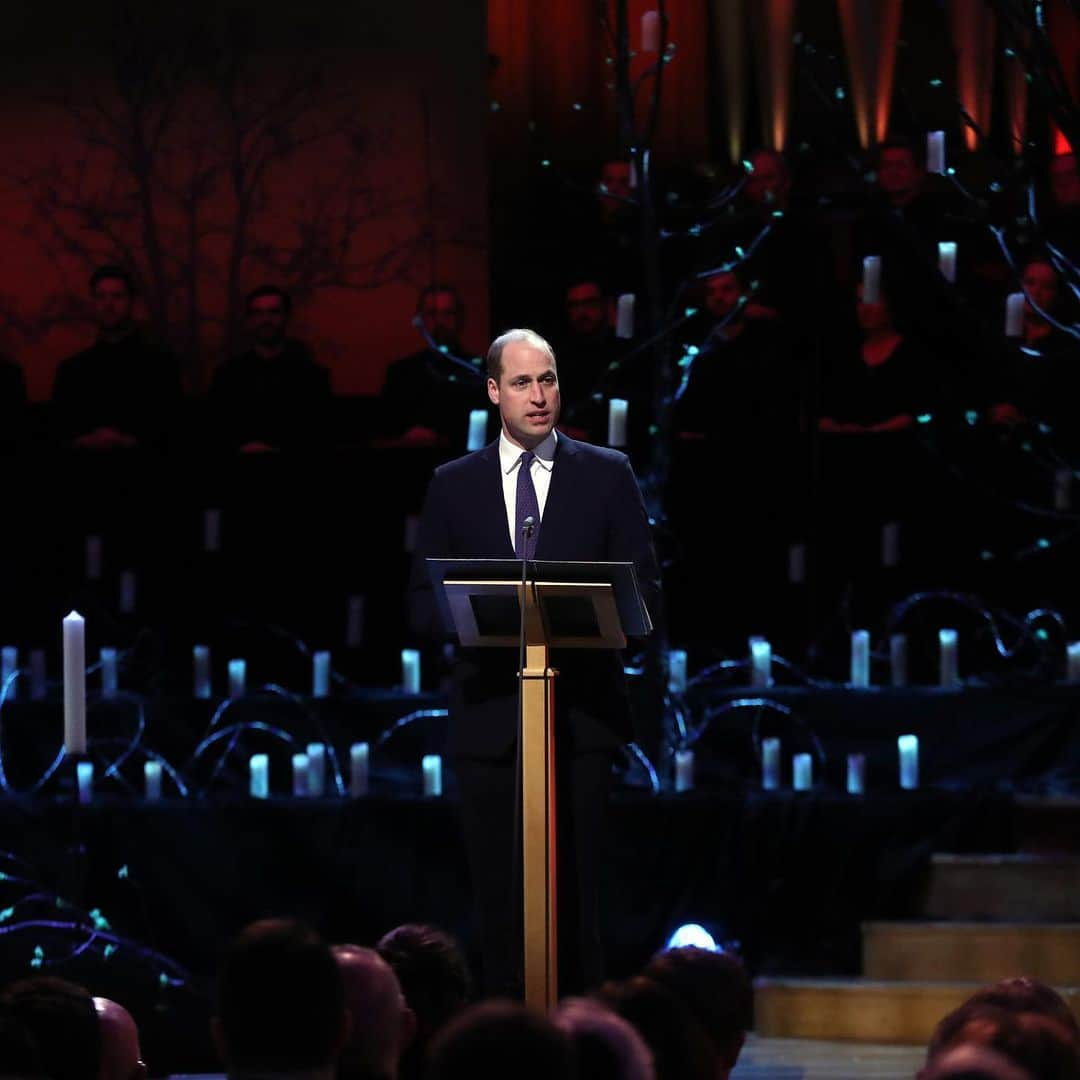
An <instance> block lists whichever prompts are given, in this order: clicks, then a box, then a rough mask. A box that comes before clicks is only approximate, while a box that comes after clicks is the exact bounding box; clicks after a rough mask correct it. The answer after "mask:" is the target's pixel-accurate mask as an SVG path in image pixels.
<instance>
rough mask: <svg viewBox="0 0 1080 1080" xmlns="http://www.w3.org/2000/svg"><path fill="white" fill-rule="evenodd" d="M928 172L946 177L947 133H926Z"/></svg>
mask: <svg viewBox="0 0 1080 1080" xmlns="http://www.w3.org/2000/svg"><path fill="white" fill-rule="evenodd" d="M926 171H927V172H928V173H937V174H938V175H939V176H944V175H945V132H944V131H928V132H927V133H926Z"/></svg>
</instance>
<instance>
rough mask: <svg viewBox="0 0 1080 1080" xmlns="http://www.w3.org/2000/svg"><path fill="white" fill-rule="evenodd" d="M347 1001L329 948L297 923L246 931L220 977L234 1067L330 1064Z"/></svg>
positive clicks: (286, 1068)
mask: <svg viewBox="0 0 1080 1080" xmlns="http://www.w3.org/2000/svg"><path fill="white" fill-rule="evenodd" d="M344 1002H345V996H344V990H343V987H342V980H341V972H340V971H339V970H338V966H337V963H336V961H335V960H334V956H333V953H332V952H331V951H330V947H329V946H328V945H327V944H326V943H325V942H324V941H323V940H322V938H321V937H319V935H318V934H316V933H315V931H314V930H312V929H311V927H309V926H307V925H305V924H304V923H302V922H299V921H298V920H293V919H263V920H261V921H259V922H255V923H252V924H251V925H250V926H248V927H246V928H245V929H244V930H243V931H241V933H240V935H239V936H238V937H237V938H236V939H235V940H234V941H233V942H232V944H231V945H230V946H229V949H228V952H227V953H226V956H225V959H224V961H223V963H222V964H221V967H220V969H219V972H218V1020H219V1022H220V1024H221V1030H222V1035H223V1038H224V1042H225V1050H226V1053H227V1055H228V1062H227V1064H228V1066H229V1068H230V1069H236V1070H249V1071H260V1072H294V1071H300V1070H305V1069H313V1068H323V1067H325V1066H327V1065H331V1064H332V1063H333V1062H334V1060H335V1058H336V1055H337V1052H338V1050H339V1044H340V1038H341V1034H342V1018H343V1016H344V1010H345V1004H344Z"/></svg>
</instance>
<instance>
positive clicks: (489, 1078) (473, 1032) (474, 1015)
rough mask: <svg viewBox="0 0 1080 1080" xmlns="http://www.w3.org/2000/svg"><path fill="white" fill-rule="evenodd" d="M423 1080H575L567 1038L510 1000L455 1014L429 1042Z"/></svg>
mask: <svg viewBox="0 0 1080 1080" xmlns="http://www.w3.org/2000/svg"><path fill="white" fill-rule="evenodd" d="M427 1075H428V1080H509V1078H510V1077H513V1078H514V1080H575V1078H577V1077H578V1076H579V1075H580V1077H581V1080H586V1076H587V1074H585V1073H581V1074H579V1073H578V1071H577V1069H576V1065H575V1061H574V1048H573V1044H572V1043H571V1041H570V1038H569V1036H568V1035H567V1034H566V1033H565V1032H564V1031H561V1030H560V1029H559V1028H558V1027H557V1026H556V1025H555V1023H554V1021H552V1020H550V1019H549V1018H548V1017H546V1016H543V1015H542V1014H540V1013H536V1012H533V1011H531V1010H530V1009H527V1008H525V1006H523V1005H519V1004H517V1003H516V1002H511V1001H499V1000H496V1001H487V1002H483V1003H481V1004H479V1005H472V1006H470V1007H469V1008H468V1009H466V1010H465V1011H464V1012H463V1013H461V1014H459V1015H458V1016H457V1017H455V1018H454V1019H453V1020H451V1021H450V1023H449V1024H447V1025H446V1027H444V1028H443V1029H442V1031H441V1032H439V1034H438V1035H437V1036H436V1037H435V1041H434V1042H433V1043H432V1046H431V1054H430V1057H429V1062H428V1073H427Z"/></svg>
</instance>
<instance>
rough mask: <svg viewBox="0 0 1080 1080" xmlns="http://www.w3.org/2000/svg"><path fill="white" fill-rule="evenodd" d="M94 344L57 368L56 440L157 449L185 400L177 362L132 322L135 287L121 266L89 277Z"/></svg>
mask: <svg viewBox="0 0 1080 1080" xmlns="http://www.w3.org/2000/svg"><path fill="white" fill-rule="evenodd" d="M90 295H91V298H92V300H93V307H94V316H95V318H96V320H97V324H98V334H97V341H95V342H94V344H93V345H91V346H90V347H89V348H87V349H84V350H82V352H78V353H76V354H75V355H74V356H69V357H68V358H67V359H66V360H63V361H62V362H61V364H60V366H59V368H57V371H56V378H55V381H54V383H53V391H52V404H53V410H54V419H55V423H56V428H57V431H58V433H59V437H60V439H61V441H62V442H63V443H64V444H66V445H70V446H74V447H77V448H80V449H86V450H114V449H129V448H131V447H136V446H138V447H142V448H162V447H165V446H167V444H168V439H169V437H170V435H171V433H172V431H173V428H174V426H175V423H176V416H177V412H178V410H179V408H180V403H181V400H182V397H183V388H182V385H181V381H180V371H179V366H178V365H177V363H176V359H175V357H174V356H173V355H172V354H171V353H170V352H168V351H167V350H165V349H163V348H161V347H160V346H158V345H155V344H152V343H151V342H150V341H149V340H148V338H147V335H146V333H145V332H144V331H143V330H142V328H141V327H140V326H139V325H138V324H137V323H136V321H135V316H134V310H135V284H134V280H133V279H132V277H131V275H130V274H129V273H128V272H127V271H126V270H124V269H123V268H122V267H119V266H101V267H99V268H98V269H97V270H95V271H94V273H93V274H92V275H91V277H90Z"/></svg>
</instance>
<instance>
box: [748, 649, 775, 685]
mask: <svg viewBox="0 0 1080 1080" xmlns="http://www.w3.org/2000/svg"><path fill="white" fill-rule="evenodd" d="M772 681H773V680H772V646H771V645H770V644H769V643H768V642H767V641H766V640H765V639H764V638H763V637H752V638H751V639H750V685H751V686H757V687H761V688H765V687H769V686H772Z"/></svg>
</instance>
